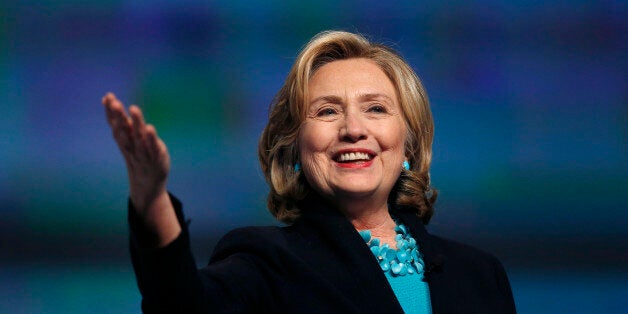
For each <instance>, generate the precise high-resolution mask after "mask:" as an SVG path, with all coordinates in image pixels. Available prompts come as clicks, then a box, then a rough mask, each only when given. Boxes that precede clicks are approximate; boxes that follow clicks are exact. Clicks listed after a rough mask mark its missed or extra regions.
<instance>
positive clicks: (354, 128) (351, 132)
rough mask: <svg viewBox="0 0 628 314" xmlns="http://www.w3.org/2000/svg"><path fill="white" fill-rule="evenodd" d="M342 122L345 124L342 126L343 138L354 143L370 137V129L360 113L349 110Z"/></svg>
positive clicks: (341, 133) (341, 136) (341, 134)
mask: <svg viewBox="0 0 628 314" xmlns="http://www.w3.org/2000/svg"><path fill="white" fill-rule="evenodd" d="M342 122H343V124H342V126H341V128H340V138H341V140H343V141H349V142H352V143H354V142H357V141H360V140H364V139H366V138H367V137H368V129H367V127H366V125H365V121H363V119H362V118H361V117H360V116H359V114H356V113H353V112H347V113H346V115H345V117H344V119H342Z"/></svg>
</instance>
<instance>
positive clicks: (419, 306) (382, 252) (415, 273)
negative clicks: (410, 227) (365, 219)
mask: <svg viewBox="0 0 628 314" xmlns="http://www.w3.org/2000/svg"><path fill="white" fill-rule="evenodd" d="M395 222H396V221H395ZM395 231H396V232H397V235H396V236H395V241H396V242H397V243H396V244H397V249H396V250H393V249H392V248H390V247H389V246H388V244H382V245H380V240H379V239H378V238H371V231H370V230H362V231H360V235H361V236H362V238H363V239H364V241H365V242H366V243H367V244H368V246H369V248H370V249H371V252H373V255H375V258H376V259H377V261H378V262H379V265H380V268H381V269H382V271H383V272H384V275H385V276H386V279H388V283H389V284H390V287H391V288H392V290H393V292H394V293H395V296H396V297H397V300H398V301H399V304H400V305H401V308H402V309H403V311H404V312H405V313H413V314H426V313H427V314H431V313H432V305H431V302H430V290H429V287H428V285H427V283H426V282H425V281H423V273H424V268H425V263H424V261H423V255H422V254H421V253H420V251H419V247H418V245H417V243H416V240H415V239H414V238H413V237H412V236H411V235H410V233H408V231H407V228H406V227H405V226H404V225H403V224H399V223H397V226H396V227H395Z"/></svg>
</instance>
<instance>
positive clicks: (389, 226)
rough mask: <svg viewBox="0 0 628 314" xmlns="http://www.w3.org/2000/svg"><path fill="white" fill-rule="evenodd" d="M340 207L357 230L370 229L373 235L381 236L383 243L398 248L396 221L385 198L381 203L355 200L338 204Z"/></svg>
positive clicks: (375, 236)
mask: <svg viewBox="0 0 628 314" xmlns="http://www.w3.org/2000/svg"><path fill="white" fill-rule="evenodd" d="M374 204H377V205H374ZM338 207H339V209H340V211H342V213H343V214H344V215H345V216H346V217H347V219H349V221H350V222H351V224H352V225H353V227H354V228H355V229H356V230H358V231H361V230H370V231H371V236H372V237H374V238H379V239H380V241H381V242H382V243H387V244H388V245H389V246H390V247H391V248H393V249H396V247H397V245H396V241H395V235H396V234H397V233H396V232H395V226H396V223H395V221H394V220H393V219H392V217H391V216H390V213H389V212H388V204H387V202H386V201H385V200H384V201H383V202H379V203H377V202H372V201H360V200H354V201H350V202H346V203H344V204H338Z"/></svg>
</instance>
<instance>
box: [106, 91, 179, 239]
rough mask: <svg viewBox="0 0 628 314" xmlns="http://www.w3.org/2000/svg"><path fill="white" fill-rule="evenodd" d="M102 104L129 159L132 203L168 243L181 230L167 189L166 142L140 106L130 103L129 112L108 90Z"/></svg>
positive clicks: (159, 236) (167, 156)
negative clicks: (143, 113)
mask: <svg viewBox="0 0 628 314" xmlns="http://www.w3.org/2000/svg"><path fill="white" fill-rule="evenodd" d="M102 103H103V105H104V107H105V112H106V114H107V121H108V122H109V126H110V127H111V131H112V133H113V137H114V139H115V141H116V143H117V144H118V147H119V148H120V151H121V152H122V155H123V156H124V160H125V162H126V167H127V172H128V175H129V188H130V197H131V202H132V203H133V205H134V207H135V209H136V211H137V213H138V214H139V216H140V217H142V218H143V219H144V224H145V226H146V227H147V228H149V229H150V230H151V231H152V232H153V233H154V235H155V236H156V239H155V241H156V245H157V246H161V245H165V244H167V243H169V242H170V241H171V240H174V238H176V236H177V235H178V234H179V232H180V230H181V229H180V226H179V223H178V222H177V220H176V215H175V213H174V209H173V208H172V204H171V203H170V199H169V197H168V193H167V191H166V181H167V179H168V172H169V171H170V155H169V154H168V149H167V148H166V144H164V142H163V141H162V140H161V139H160V138H159V137H158V136H157V131H156V130H155V127H154V126H152V125H150V124H146V122H145V121H144V116H143V115H142V111H141V110H140V108H139V107H137V106H130V107H129V113H127V112H126V110H125V109H124V105H123V104H122V103H121V102H120V101H119V100H118V99H117V98H116V96H115V95H114V94H113V93H107V95H105V97H103V99H102Z"/></svg>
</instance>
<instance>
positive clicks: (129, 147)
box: [103, 32, 515, 313]
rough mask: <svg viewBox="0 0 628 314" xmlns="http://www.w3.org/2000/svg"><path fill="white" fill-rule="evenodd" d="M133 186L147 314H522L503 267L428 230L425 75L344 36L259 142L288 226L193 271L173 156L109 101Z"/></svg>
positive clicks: (309, 63)
mask: <svg viewBox="0 0 628 314" xmlns="http://www.w3.org/2000/svg"><path fill="white" fill-rule="evenodd" d="M103 104H104V106H105V108H106V112H107V118H108V121H109V123H110V125H111V128H112V131H113V134H114V138H115V139H116V141H117V143H118V145H119V147H120V150H121V151H122V154H123V155H124V157H125V160H126V164H127V170H128V173H129V181H130V201H129V221H130V225H131V252H132V259H133V265H134V268H135V272H136V276H137V280H138V285H139V288H140V291H141V293H142V296H143V300H142V308H143V310H144V311H145V312H177V313H186V312H206V313H213V312H227V313H239V312H299V313H365V312H371V313H402V312H407V313H430V312H431V313H512V312H515V308H514V302H513V299H512V293H511V291H510V286H509V283H508V279H507V277H506V274H505V271H504V269H503V268H502V266H501V264H500V263H499V261H498V260H497V259H495V258H494V257H492V256H490V255H488V254H486V253H483V252H481V251H479V250H476V249H474V248H471V247H468V246H465V245H462V244H458V243H455V242H452V241H450V240H446V239H443V238H440V237H436V236H433V235H430V234H428V233H427V232H426V230H425V228H424V225H425V224H427V223H428V222H429V220H430V217H431V216H432V213H433V203H434V201H435V200H436V196H437V193H436V191H434V190H433V189H432V188H431V187H430V184H429V166H430V162H431V144H432V138H433V122H432V117H431V112H430V109H429V105H428V101H427V96H426V94H425V91H424V89H423V87H422V85H421V83H420V81H419V79H418V77H417V76H416V75H415V73H414V72H413V71H412V69H411V68H410V67H409V66H408V65H407V64H406V62H405V61H403V59H402V58H401V57H400V56H399V55H398V54H397V53H395V52H394V51H392V50H391V49H389V48H387V47H385V46H382V45H378V44H372V43H370V42H368V41H367V40H366V39H365V38H363V37H361V36H359V35H355V34H351V33H346V32H324V33H321V34H319V35H317V36H316V37H314V38H313V39H312V40H311V41H310V42H309V43H308V45H307V46H306V47H305V48H304V49H303V51H302V52H301V53H300V54H299V56H298V57H297V60H296V62H295V64H294V66H293V68H292V70H291V71H290V73H289V75H288V78H287V79H286V82H285V84H284V86H283V88H282V89H281V90H280V91H279V93H278V94H277V96H276V97H275V99H274V101H273V104H272V106H271V112H270V117H269V121H268V124H267V125H266V128H265V129H264V132H263V134H262V136H261V139H260V142H259V151H258V153H259V159H260V164H261V167H262V170H263V172H264V174H265V176H266V179H267V181H268V184H269V186H270V193H269V197H268V207H269V210H270V212H271V213H272V214H273V215H274V216H275V217H276V218H277V219H279V220H280V221H282V222H285V223H286V224H287V226H286V227H256V228H253V227H249V228H242V229H237V230H234V231H232V232H230V233H228V234H227V235H226V236H225V237H224V238H223V239H221V241H220V242H219V243H218V245H217V246H216V249H215V251H214V253H213V255H212V258H211V260H210V262H209V264H208V265H207V266H206V267H205V268H203V269H200V270H197V269H196V267H195V263H194V259H193V257H192V255H191V251H190V247H189V236H188V232H187V228H186V225H185V223H184V221H185V219H184V216H183V213H182V210H181V208H182V206H181V203H180V202H179V201H178V200H177V199H176V198H175V197H174V196H171V195H169V194H168V192H167V191H166V179H167V175H168V171H169V156H168V153H167V149H166V146H165V144H164V143H163V142H162V141H161V140H160V139H159V137H158V136H157V134H156V131H155V128H154V127H152V126H151V125H147V124H145V122H144V120H143V117H142V113H141V111H140V110H139V108H138V107H136V106H131V107H130V108H129V113H128V114H127V113H126V112H125V110H124V107H123V105H122V104H121V103H120V102H119V101H118V100H117V99H116V98H115V96H114V95H113V94H107V95H106V96H105V97H104V98H103Z"/></svg>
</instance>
